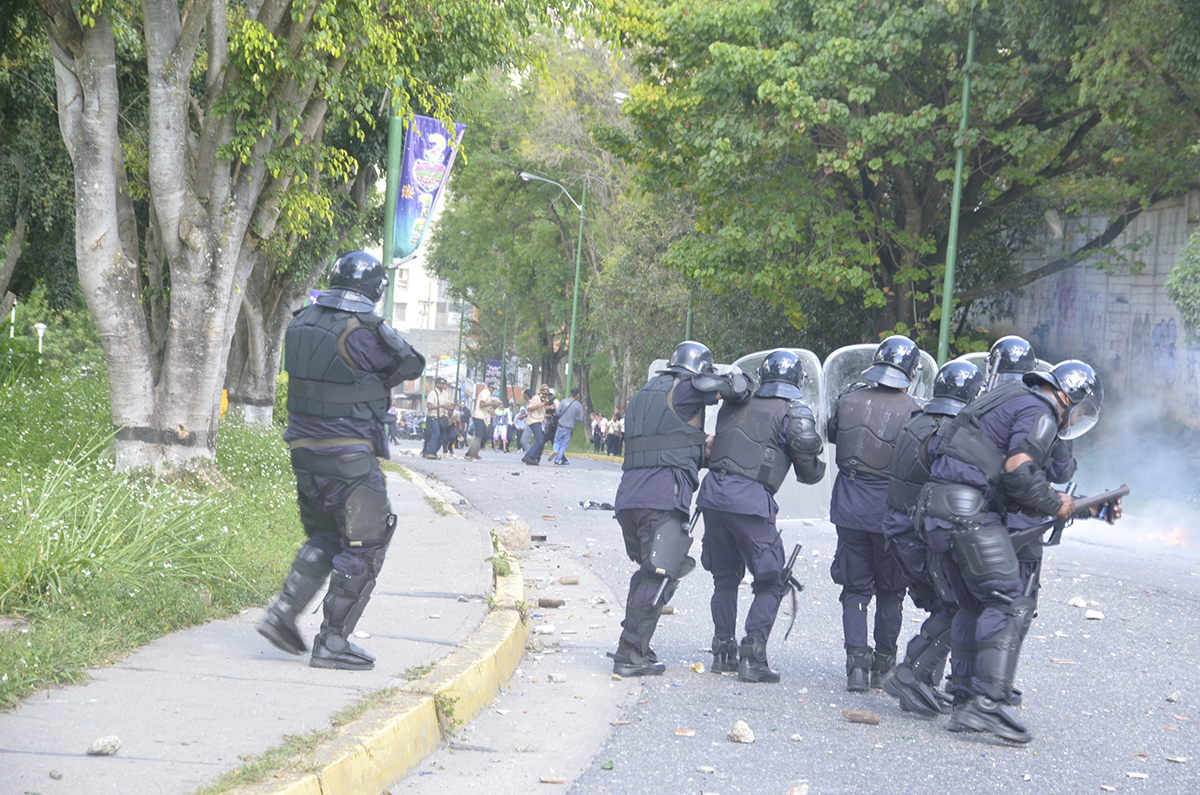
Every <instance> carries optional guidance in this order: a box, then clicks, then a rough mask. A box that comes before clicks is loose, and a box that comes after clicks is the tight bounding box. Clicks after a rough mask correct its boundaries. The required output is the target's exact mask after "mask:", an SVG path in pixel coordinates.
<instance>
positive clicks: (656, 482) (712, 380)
mask: <svg viewBox="0 0 1200 795" xmlns="http://www.w3.org/2000/svg"><path fill="white" fill-rule="evenodd" d="M749 396H750V383H749V379H747V378H746V377H745V376H744V375H741V374H740V373H738V374H735V375H731V376H728V377H723V376H717V375H716V374H715V372H714V368H713V357H712V352H711V351H709V349H708V348H707V347H706V346H704V345H702V344H701V343H699V342H693V341H690V340H689V341H687V342H681V343H679V345H678V346H676V348H675V350H674V351H673V352H672V353H671V358H670V360H669V362H668V364H667V367H666V368H665V369H663V370H659V371H658V374H657V375H656V376H655V377H653V378H651V379H650V381H649V382H648V383H647V384H646V385H645V386H644V387H642V388H641V390H639V391H638V393H637V394H636V395H634V396H633V398H632V399H631V400H630V401H629V406H628V408H627V410H626V414H625V462H624V464H623V465H622V469H623V470H624V473H623V474H622V476H621V484H620V485H619V486H618V487H617V494H616V497H615V499H614V503H615V506H616V509H617V521H618V522H619V523H620V525H621V533H622V535H623V536H624V539H625V551H626V553H627V554H628V555H629V559H630V560H632V561H633V562H634V563H637V564H638V566H639V568H638V570H637V571H635V572H634V573H633V576H632V577H630V578H629V595H628V597H627V598H626V601H625V620H624V621H622V622H621V627H622V631H621V639H620V642H619V644H618V646H617V651H616V652H615V653H612V652H610V653H609V654H608V656H609V657H611V658H612V659H613V673H615V674H618V675H620V676H654V675H658V674H661V673H662V672H663V670H664V668H665V666H664V665H663V663H661V662H659V660H658V657H657V655H655V653H654V650H653V649H651V648H650V638H651V637H652V636H653V635H654V630H655V628H656V627H657V625H658V617H659V616H660V615H662V609H663V606H664V605H665V604H666V603H667V602H668V601H669V600H670V598H671V597H672V596H673V595H674V593H675V590H676V588H677V587H678V585H679V579H680V578H681V577H683V576H684V575H686V574H687V573H688V572H690V571H691V570H692V569H694V568H695V566H696V561H695V560H694V559H693V558H691V557H689V556H688V554H687V553H688V550H689V549H690V547H691V543H692V537H691V533H690V528H689V527H688V512H689V511H690V510H691V506H692V495H693V493H694V492H695V490H696V487H697V486H698V485H699V483H700V467H701V465H702V463H703V461H704V451H705V445H706V443H707V440H708V436H707V434H706V433H705V432H704V407H705V406H710V405H713V404H714V403H716V402H717V401H718V400H719V399H721V398H722V397H724V398H726V399H728V400H745V399H746V398H748V397H749Z"/></svg>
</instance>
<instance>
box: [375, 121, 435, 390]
mask: <svg viewBox="0 0 1200 795" xmlns="http://www.w3.org/2000/svg"><path fill="white" fill-rule="evenodd" d="M403 156H404V121H403V120H402V119H401V118H400V116H399V115H397V114H396V113H393V114H392V115H391V118H389V119H388V160H387V191H386V193H385V198H384V200H383V257H382V259H383V267H384V268H386V269H387V272H388V285H387V297H386V299H385V300H384V304H383V319H384V320H385V321H387V324H388V325H389V326H390V325H392V317H393V316H394V315H395V307H396V304H395V300H396V264H395V260H396V196H397V195H398V194H399V192H400V160H401V158H402V157H403ZM422 386H424V381H423V380H422ZM424 394H425V392H424V390H422V392H421V395H422V398H421V399H422V400H424V399H425V398H424Z"/></svg>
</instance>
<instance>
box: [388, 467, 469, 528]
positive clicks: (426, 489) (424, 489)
mask: <svg viewBox="0 0 1200 795" xmlns="http://www.w3.org/2000/svg"><path fill="white" fill-rule="evenodd" d="M391 463H392V464H393V465H394V466H395V467H396V468H397V469H403V470H404V472H405V474H406V475H407V477H408V480H409V481H411V482H412V484H413V485H414V486H416V487H417V488H418V489H420V490H421V493H422V494H424V495H425V496H426V497H428V498H429V499H431V500H436V501H437V502H440V503H441V504H442V507H443V508H445V510H446V512H447V513H452V514H454V515H456V516H457V515H459V513H458V510H457V509H456V508H455V507H454V506H453V505H451V504H450V503H448V502H446V498H445V497H443V496H442V495H441V494H438V493H437V491H435V490H434V488H433V486H430V485H429V481H427V480H426V479H425V478H424V477H423V476H422V475H421V473H420V472H414V471H413V470H411V469H409V468H408V467H406V466H404V465H403V464H397V463H396V462H395V461H392V462H391Z"/></svg>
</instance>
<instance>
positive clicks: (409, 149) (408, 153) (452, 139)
mask: <svg viewBox="0 0 1200 795" xmlns="http://www.w3.org/2000/svg"><path fill="white" fill-rule="evenodd" d="M466 130H467V126H466V125H465V124H455V125H454V132H453V133H451V132H450V131H449V130H447V129H446V126H445V125H444V124H442V122H441V121H439V120H438V119H431V118H429V117H428V116H413V120H412V124H411V125H409V128H408V135H406V136H405V137H404V160H403V162H401V164H400V189H399V190H397V191H396V219H395V220H396V227H395V230H396V231H395V238H394V239H395V244H394V246H393V247H394V249H395V256H396V257H399V258H401V259H403V258H405V257H408V256H410V255H411V254H412V253H413V252H414V251H416V250H417V247H418V246H420V245H421V239H422V238H423V237H424V236H425V225H426V224H427V223H428V222H429V215H430V213H431V212H432V211H433V208H434V207H435V206H436V205H437V201H438V199H439V198H440V197H441V195H442V190H443V188H445V186H446V179H447V178H449V176H450V167H451V166H452V165H454V156H455V155H456V154H458V145H459V144H460V143H462V137H463V133H464V132H466Z"/></svg>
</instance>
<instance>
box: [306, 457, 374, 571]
mask: <svg viewBox="0 0 1200 795" xmlns="http://www.w3.org/2000/svg"><path fill="white" fill-rule="evenodd" d="M291 457H292V471H293V472H294V473H295V475H296V500H297V502H298V503H299V506H300V522H301V523H302V524H303V525H304V532H305V533H306V534H307V535H308V542H307V543H308V544H310V545H312V546H315V547H317V548H319V549H321V550H322V551H324V552H325V553H326V554H327V555H328V556H329V557H331V558H332V559H333V569H334V571H337V572H340V573H342V574H345V575H347V576H350V577H357V576H358V575H360V574H362V573H363V572H364V571H365V570H366V568H367V566H366V563H365V559H366V558H367V557H370V556H372V555H376V554H377V553H378V549H379V547H380V546H386V545H387V542H388V540H389V539H388V535H387V533H386V530H385V528H386V525H387V521H388V502H387V489H386V486H385V485H384V480H383V472H382V470H380V468H379V459H377V458H376V457H375V456H374V455H373V454H372V453H369V452H366V451H365V450H364V451H361V452H342V453H337V454H327V453H318V452H314V451H312V450H310V449H308V448H303V447H301V448H297V449H295V450H293V451H292V456H291ZM376 573H377V572H376Z"/></svg>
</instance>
